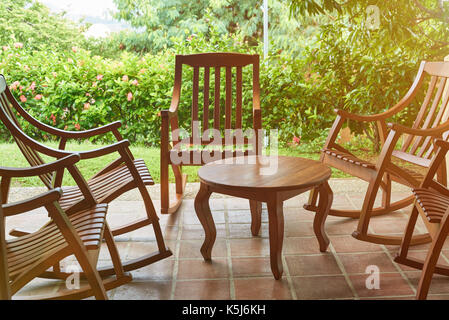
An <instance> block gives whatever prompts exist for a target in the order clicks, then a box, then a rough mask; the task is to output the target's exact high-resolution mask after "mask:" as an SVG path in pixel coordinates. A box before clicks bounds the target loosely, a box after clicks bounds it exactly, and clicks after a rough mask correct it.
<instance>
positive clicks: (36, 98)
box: [34, 94, 42, 100]
mask: <svg viewBox="0 0 449 320" xmlns="http://www.w3.org/2000/svg"><path fill="white" fill-rule="evenodd" d="M34 99H35V100H41V99H42V95H41V94H38V95H36V96H35V97H34Z"/></svg>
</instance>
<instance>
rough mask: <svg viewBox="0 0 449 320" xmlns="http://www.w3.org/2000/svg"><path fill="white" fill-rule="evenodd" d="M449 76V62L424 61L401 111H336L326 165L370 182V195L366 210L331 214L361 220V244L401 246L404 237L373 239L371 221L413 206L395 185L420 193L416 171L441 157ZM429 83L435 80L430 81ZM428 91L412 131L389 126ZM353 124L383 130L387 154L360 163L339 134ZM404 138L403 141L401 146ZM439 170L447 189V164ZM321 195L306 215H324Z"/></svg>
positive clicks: (398, 107) (357, 234) (358, 236)
mask: <svg viewBox="0 0 449 320" xmlns="http://www.w3.org/2000/svg"><path fill="white" fill-rule="evenodd" d="M447 70H449V62H425V61H423V62H422V63H421V65H420V67H419V70H418V74H417V76H416V78H415V81H414V82H413V84H412V86H411V87H410V89H409V91H408V92H407V93H406V95H405V96H404V97H403V98H402V99H401V100H400V101H399V102H398V103H397V104H396V105H395V106H393V107H391V108H390V109H388V110H387V111H385V112H382V113H380V114H375V115H356V114H352V113H349V112H347V111H345V110H336V113H337V118H336V120H335V122H334V124H333V126H332V128H331V130H330V132H329V135H328V138H327V140H326V143H325V145H324V147H323V151H322V155H321V161H322V162H323V163H325V164H328V165H330V166H332V167H334V168H336V169H339V170H342V171H344V172H345V173H348V174H350V175H352V176H354V177H357V178H360V179H362V180H365V181H367V182H368V189H367V191H366V194H365V199H364V202H363V205H362V208H361V209H360V210H337V209H330V214H331V215H335V216H340V217H351V218H359V224H358V226H357V230H356V231H354V233H353V236H354V237H355V238H356V239H359V240H362V241H368V242H374V243H378V244H389V245H399V244H400V243H401V241H402V238H401V237H394V236H389V235H382V234H376V235H374V234H370V233H369V232H368V230H369V225H370V221H371V217H373V216H376V215H383V214H388V213H391V212H394V211H396V210H398V209H401V208H404V207H406V206H408V205H409V204H411V203H412V201H413V197H406V198H403V199H399V200H396V201H393V200H392V199H391V194H392V192H391V185H392V182H393V181H394V182H398V183H400V184H402V185H405V186H407V187H410V188H417V187H419V185H420V184H421V182H422V181H423V179H424V175H423V174H422V173H421V170H417V169H416V167H417V166H418V167H423V168H425V170H428V169H429V167H430V164H431V161H432V159H434V157H435V151H436V148H435V146H434V144H433V141H434V139H435V138H442V137H443V135H444V136H445V137H447V134H446V132H447V131H448V130H449V121H448V119H447V118H448V116H447V114H448V112H446V109H447V108H448V105H449V103H448V102H449V94H448V93H447V92H446V93H445V88H446V86H447V84H448V81H447V78H448V76H449V73H448V72H447ZM427 79H429V80H428V81H427ZM425 85H426V86H427V88H425ZM422 87H424V89H427V92H426V93H425V95H424V97H423V101H422V103H421V104H420V105H421V107H420V110H419V111H418V114H417V117H416V119H415V121H414V123H413V125H412V127H410V128H409V127H405V126H403V125H400V124H396V123H387V122H386V121H387V119H388V118H390V117H392V116H394V115H397V114H399V112H401V111H403V110H404V109H405V108H406V107H408V106H410V104H411V103H412V102H413V101H414V99H415V98H416V97H421V96H423V95H419V92H420V89H421V88H422ZM418 102H419V101H418ZM347 120H351V121H356V122H373V124H374V125H375V126H377V128H378V129H379V136H380V138H381V139H382V141H380V142H381V146H382V150H381V153H380V155H379V157H378V158H377V159H376V160H375V161H372V162H369V161H365V160H363V159H360V158H358V157H357V156H355V155H354V154H352V153H351V152H350V151H348V150H347V149H346V148H344V146H342V145H341V144H339V143H338V142H337V138H338V136H339V133H340V131H341V129H342V127H343V125H344V123H345V122H346V121H347ZM364 125H365V124H364ZM401 138H403V139H402V140H400V139H401ZM398 141H401V142H402V146H399V148H398V146H397V144H398ZM398 160H401V161H398ZM399 164H401V165H399ZM438 165H439V169H438V170H437V171H436V172H435V173H436V175H437V178H438V182H439V183H441V184H442V185H446V183H447V177H446V172H447V169H446V163H445V162H444V161H441V162H439V164H438ZM379 189H381V191H382V202H381V205H380V206H379V207H374V202H375V198H376V195H377V193H378V192H379ZM317 193H318V190H314V191H313V192H311V195H310V197H309V202H308V204H307V205H306V206H305V208H306V209H308V210H311V211H316V210H318V205H317V201H318V197H317ZM425 241H426V238H425V237H424V238H423V237H414V238H413V239H412V240H411V243H413V244H419V243H423V242H425Z"/></svg>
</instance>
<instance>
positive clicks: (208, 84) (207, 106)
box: [203, 67, 210, 130]
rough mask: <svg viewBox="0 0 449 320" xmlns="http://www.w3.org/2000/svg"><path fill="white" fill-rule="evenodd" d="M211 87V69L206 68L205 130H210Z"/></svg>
mask: <svg viewBox="0 0 449 320" xmlns="http://www.w3.org/2000/svg"><path fill="white" fill-rule="evenodd" d="M209 87H210V68H209V67H206V68H204V105H203V130H207V129H209V104H210V101H209Z"/></svg>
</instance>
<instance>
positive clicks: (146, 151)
mask: <svg viewBox="0 0 449 320" xmlns="http://www.w3.org/2000/svg"><path fill="white" fill-rule="evenodd" d="M46 145H48V146H51V147H53V148H57V144H56V143H46ZM99 147H101V145H94V144H89V143H83V144H78V143H68V144H67V148H66V150H73V151H82V150H90V149H96V148H99ZM131 151H132V153H133V154H134V156H135V157H136V158H141V159H144V160H145V163H146V164H147V166H148V168H149V170H150V173H151V175H152V176H153V178H154V180H155V182H156V183H159V177H160V173H159V171H160V167H159V166H160V161H159V159H160V151H159V149H158V148H149V147H144V146H132V147H131ZM0 154H1V155H2V156H1V157H0V166H2V167H29V165H28V163H27V161H26V160H25V158H24V157H23V155H22V153H21V152H20V150H19V148H18V147H17V146H16V145H15V144H7V143H2V144H0ZM279 155H288V156H298V157H305V158H311V159H318V158H319V154H318V153H304V152H301V151H300V150H296V149H293V148H284V149H280V150H279ZM43 158H44V159H45V161H48V162H49V161H51V158H49V157H43ZM115 158H117V154H111V155H108V156H105V157H102V158H97V159H93V160H83V161H81V162H79V164H78V168H79V169H80V170H81V172H82V173H83V174H84V175H85V177H86V178H88V177H91V176H92V175H93V174H95V173H96V172H98V170H100V169H102V168H103V167H104V166H105V165H107V164H108V163H109V162H110V161H112V160H113V159H115ZM197 170H198V167H184V168H183V172H185V173H187V174H188V175H189V178H188V182H196V181H198V176H197ZM170 171H171V170H170ZM170 174H172V173H171V172H170ZM333 176H334V177H346V175H345V174H343V173H341V172H339V171H337V170H335V171H334V174H333ZM64 179H65V180H64V185H73V184H74V182H73V180H72V179H71V177H70V175H69V174H66V175H65V177H64ZM171 180H172V181H173V176H172V175H171ZM13 186H16V187H18V186H23V187H29V186H42V182H41V181H40V180H39V178H30V179H28V178H27V179H15V180H13Z"/></svg>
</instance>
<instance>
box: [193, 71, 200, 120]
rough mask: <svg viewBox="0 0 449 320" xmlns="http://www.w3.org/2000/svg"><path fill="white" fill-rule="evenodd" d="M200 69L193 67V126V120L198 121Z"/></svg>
mask: <svg viewBox="0 0 449 320" xmlns="http://www.w3.org/2000/svg"><path fill="white" fill-rule="evenodd" d="M199 81H200V69H199V67H195V68H193V96H192V128H193V122H195V121H198V94H199Z"/></svg>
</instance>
